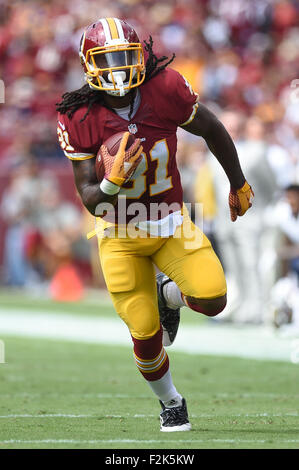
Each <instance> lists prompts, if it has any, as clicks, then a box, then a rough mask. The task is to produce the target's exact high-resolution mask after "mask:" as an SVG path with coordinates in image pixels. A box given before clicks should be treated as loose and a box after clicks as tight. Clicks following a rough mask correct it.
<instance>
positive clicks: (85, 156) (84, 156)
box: [64, 151, 95, 160]
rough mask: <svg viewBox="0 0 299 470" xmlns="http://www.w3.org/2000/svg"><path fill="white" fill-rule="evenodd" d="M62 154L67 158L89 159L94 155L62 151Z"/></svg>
mask: <svg viewBox="0 0 299 470" xmlns="http://www.w3.org/2000/svg"><path fill="white" fill-rule="evenodd" d="M64 154H65V156H66V157H67V158H68V159H69V160H89V159H90V158H94V157H95V155H94V154H91V153H68V152H66V151H64Z"/></svg>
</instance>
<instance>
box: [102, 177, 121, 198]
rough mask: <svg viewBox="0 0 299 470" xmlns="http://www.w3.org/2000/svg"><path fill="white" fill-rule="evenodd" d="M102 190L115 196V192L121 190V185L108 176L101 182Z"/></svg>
mask: <svg viewBox="0 0 299 470" xmlns="http://www.w3.org/2000/svg"><path fill="white" fill-rule="evenodd" d="M100 188H101V191H102V192H103V193H105V194H109V196H113V194H117V193H119V191H120V187H119V186H117V185H116V184H114V183H111V181H109V180H107V179H106V178H104V179H103V181H102V182H101V184H100Z"/></svg>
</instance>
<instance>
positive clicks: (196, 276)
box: [98, 214, 226, 339]
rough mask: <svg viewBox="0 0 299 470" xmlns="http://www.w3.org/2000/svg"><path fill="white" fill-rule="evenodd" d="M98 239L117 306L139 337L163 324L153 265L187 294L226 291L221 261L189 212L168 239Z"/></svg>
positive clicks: (197, 295)
mask: <svg viewBox="0 0 299 470" xmlns="http://www.w3.org/2000/svg"><path fill="white" fill-rule="evenodd" d="M140 233H141V232H140ZM143 235H144V232H143ZM192 237H193V238H192ZM98 241H99V255H100V261H101V265H102V270H103V275H104V278H105V281H106V284H107V288H108V291H109V293H110V296H111V298H112V301H113V304H114V307H115V310H116V311H117V313H118V315H119V316H120V317H121V318H122V319H123V321H124V322H125V323H126V324H127V326H128V328H129V330H130V332H131V334H132V336H133V337H134V338H136V339H148V338H151V337H152V336H153V335H154V334H155V333H156V332H157V331H158V330H159V328H160V320H159V311H158V304H157V291H156V279H155V269H154V264H155V265H156V266H157V267H158V268H159V269H160V271H162V272H163V273H165V274H166V275H167V276H169V277H170V278H171V279H172V280H173V281H174V282H175V283H176V284H177V285H178V287H179V289H180V290H181V292H182V293H183V294H184V295H185V296H191V297H195V298H199V299H212V298H216V297H220V296H222V295H224V294H225V293H226V282H225V277H224V273H223V269H222V266H221V263H220V261H219V259H218V258H217V256H216V254H215V252H214V250H213V248H212V246H211V243H210V241H209V240H208V239H207V237H206V236H205V235H204V234H203V233H202V231H201V230H200V229H199V228H198V227H197V226H195V225H194V224H193V223H192V222H191V220H190V218H189V215H187V214H184V221H183V224H182V226H181V227H178V228H177V230H176V232H175V234H174V236H171V237H169V238H161V237H152V238H142V237H137V238H129V237H126V238H110V237H109V236H107V237H98Z"/></svg>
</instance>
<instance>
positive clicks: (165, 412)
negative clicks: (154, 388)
mask: <svg viewBox="0 0 299 470" xmlns="http://www.w3.org/2000/svg"><path fill="white" fill-rule="evenodd" d="M159 401H160V400H159ZM160 405H161V406H162V411H161V413H160V431H162V432H174V431H190V430H191V424H190V423H189V419H188V412H187V405H186V400H185V398H183V399H182V404H181V406H175V407H174V408H166V406H165V405H164V403H162V401H160Z"/></svg>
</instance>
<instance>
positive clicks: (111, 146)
mask: <svg viewBox="0 0 299 470" xmlns="http://www.w3.org/2000/svg"><path fill="white" fill-rule="evenodd" d="M123 135H124V132H118V133H117V134H113V135H112V136H111V137H108V139H106V140H105V142H103V145H105V146H106V147H107V149H108V152H109V154H110V155H111V157H112V158H113V157H114V156H115V155H116V154H117V152H118V149H119V145H120V142H121V139H122V138H123ZM134 142H135V137H134V136H133V135H132V134H130V135H129V138H128V142H127V145H126V150H128V149H129V148H130V147H131V145H133V144H134ZM95 169H96V175H97V179H98V181H102V180H103V178H104V175H105V168H104V163H103V158H102V155H101V149H100V150H99V151H98V153H97V158H96V162H95Z"/></svg>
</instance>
